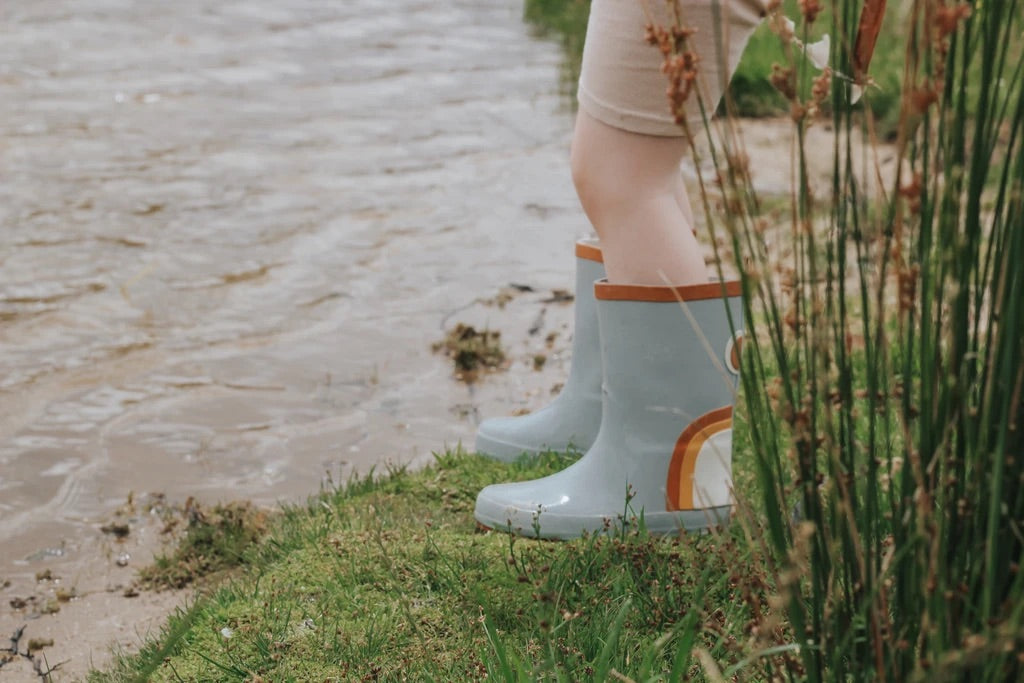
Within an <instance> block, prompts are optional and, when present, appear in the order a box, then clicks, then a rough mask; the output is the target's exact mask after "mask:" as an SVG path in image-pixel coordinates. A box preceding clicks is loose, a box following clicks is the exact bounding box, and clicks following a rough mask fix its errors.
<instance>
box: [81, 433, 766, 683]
mask: <svg viewBox="0 0 1024 683" xmlns="http://www.w3.org/2000/svg"><path fill="white" fill-rule="evenodd" d="M571 459H572V456H565V455H558V454H548V455H544V456H541V457H539V458H534V459H525V460H523V461H521V462H519V463H515V464H505V463H500V462H495V461H491V460H488V459H485V458H482V457H480V456H476V455H470V454H467V453H465V452H461V451H449V452H446V453H443V454H439V455H437V456H436V460H435V463H434V464H433V465H431V466H429V467H427V468H425V469H422V470H418V471H415V472H409V471H405V470H401V469H400V470H394V471H389V472H387V473H385V474H384V475H383V476H372V475H371V476H368V477H366V478H364V479H359V480H354V481H351V482H349V483H347V484H345V485H343V486H339V487H338V488H336V489H331V490H325V491H323V492H322V493H321V494H320V495H318V496H315V497H313V498H311V499H310V500H309V501H308V503H307V504H306V505H303V506H295V507H289V508H285V509H284V510H283V511H282V512H280V513H279V514H278V515H277V516H276V517H274V518H273V519H272V520H271V521H270V525H269V530H268V532H267V534H266V536H265V537H264V538H263V540H262V541H261V542H260V543H258V544H256V545H253V546H252V547H250V548H249V549H247V550H244V551H242V553H241V554H240V555H238V556H237V560H238V562H237V565H236V566H235V567H234V568H232V569H229V570H227V573H226V574H225V575H224V576H225V577H226V580H224V581H219V582H217V583H218V584H219V585H218V586H217V587H215V588H213V589H212V591H208V592H206V593H205V594H201V595H200V596H199V597H197V598H196V601H195V602H194V603H193V604H192V605H191V606H190V607H188V608H185V609H182V610H179V611H178V612H177V613H176V614H175V615H173V616H172V617H171V618H170V620H169V621H168V623H167V626H166V628H165V630H164V632H163V634H162V635H161V636H160V637H159V638H157V639H155V640H153V641H151V642H150V643H148V644H147V645H145V646H144V647H143V648H142V650H141V652H140V653H138V654H135V655H131V656H127V657H121V658H119V659H118V660H117V661H116V662H115V663H114V664H113V665H112V666H111V667H110V668H109V669H108V670H107V671H106V672H104V673H100V672H93V673H91V674H90V675H89V677H88V678H87V680H89V681H92V682H99V681H141V680H160V681H177V680H186V681H208V680H225V681H227V680H231V681H270V680H274V681H278V680H296V681H305V680H318V681H319V680H345V681H347V680H435V681H450V680H481V679H483V678H484V677H490V678H492V679H497V680H535V679H538V678H550V679H552V680H608V678H609V677H615V676H620V677H624V678H621V680H631V679H634V680H648V679H650V677H651V676H654V675H656V674H658V673H660V672H667V673H668V674H669V678H668V679H667V680H682V678H683V676H684V675H687V674H695V673H696V672H697V671H698V670H699V668H700V666H699V664H697V663H696V662H691V661H690V658H689V657H688V656H681V655H680V653H684V654H685V653H689V651H690V650H691V649H692V648H693V647H699V648H701V650H702V651H705V652H707V655H708V656H709V657H711V659H713V660H714V661H718V662H726V661H733V662H735V663H740V662H741V660H742V658H743V656H744V654H743V651H744V643H745V642H746V641H747V631H748V630H749V629H750V628H752V627H753V622H754V615H756V614H757V612H758V611H759V610H763V609H766V603H765V600H766V597H767V596H766V595H765V594H764V593H763V592H761V591H757V590H751V587H752V586H754V585H756V583H757V581H756V580H755V579H754V576H755V575H757V574H758V573H759V572H760V570H759V569H758V568H757V567H758V565H757V564H756V562H755V558H753V557H744V553H745V551H744V550H743V547H744V545H745V544H744V542H743V540H742V531H741V529H740V527H739V526H735V527H733V528H731V529H730V530H728V531H726V532H723V533H721V534H713V535H705V536H699V537H692V536H691V537H687V536H682V537H680V538H679V539H671V540H666V539H656V538H651V537H649V536H647V535H646V534H645V533H644V532H643V530H642V529H640V528H634V529H633V530H631V531H626V532H622V533H618V534H613V535H610V536H599V537H593V538H586V539H581V540H579V541H574V542H569V543H551V542H540V541H534V540H524V539H516V538H514V537H510V536H509V535H508V534H505V533H501V532H484V531H482V530H480V529H478V528H477V527H476V524H475V522H474V520H473V514H472V513H473V504H474V499H475V494H476V492H477V491H478V490H479V489H480V488H482V487H483V486H484V485H485V484H487V483H491V482H493V481H498V480H509V479H526V478H534V477H537V476H544V475H546V474H550V473H553V472H555V471H558V470H559V469H561V468H562V467H564V466H565V465H566V464H567V463H568V462H570V461H571ZM227 554H229V555H230V552H228V553H227ZM176 585H177V584H176ZM201 593H202V591H201ZM709 621H710V622H712V623H715V624H717V625H718V629H719V630H718V631H714V630H708V629H706V628H703V627H700V628H698V626H699V625H701V624H706V623H709Z"/></svg>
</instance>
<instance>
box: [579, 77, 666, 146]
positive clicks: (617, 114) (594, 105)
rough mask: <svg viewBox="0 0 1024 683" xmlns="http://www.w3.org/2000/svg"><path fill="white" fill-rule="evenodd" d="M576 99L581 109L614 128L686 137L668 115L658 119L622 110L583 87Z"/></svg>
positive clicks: (643, 133)
mask: <svg viewBox="0 0 1024 683" xmlns="http://www.w3.org/2000/svg"><path fill="white" fill-rule="evenodd" d="M576 99H577V101H578V102H579V106H580V109H582V110H584V111H585V112H587V114H589V115H590V116H593V117H594V118H595V119H597V120H598V121H600V122H601V123H606V124H608V125H609V126H612V127H613V128H620V129H622V130H626V131H629V132H631V133H640V134H641V135H654V136H657V137H664V138H681V137H685V136H686V133H685V132H683V129H682V127H681V126H680V125H679V124H677V123H676V122H675V121H674V120H673V119H672V118H671V117H670V116H669V115H668V114H667V113H666V114H665V116H664V117H658V116H652V115H650V114H644V113H641V112H637V111H629V110H624V109H620V108H617V107H614V106H612V105H610V104H607V103H605V102H602V101H601V100H599V99H598V98H596V97H594V96H593V95H592V94H590V93H589V92H587V90H586V89H585V88H583V87H582V86H581V87H580V88H579V90H578V91H577V93H576ZM665 109H666V111H667V110H668V100H667V99H666V101H665Z"/></svg>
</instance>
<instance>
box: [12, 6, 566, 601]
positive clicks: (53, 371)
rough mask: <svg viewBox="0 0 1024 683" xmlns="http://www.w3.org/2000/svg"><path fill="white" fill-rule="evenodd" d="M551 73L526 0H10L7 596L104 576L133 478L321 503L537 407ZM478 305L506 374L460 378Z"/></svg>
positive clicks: (558, 323)
mask: <svg viewBox="0 0 1024 683" xmlns="http://www.w3.org/2000/svg"><path fill="white" fill-rule="evenodd" d="M560 60H561V55H560V53H559V49H558V47H557V46H556V45H554V44H551V43H546V42H542V41H539V40H537V39H534V38H532V37H531V36H530V35H529V28H528V27H526V26H525V25H524V24H523V22H522V20H521V6H520V5H519V3H517V2H516V1H515V0H452V1H450V2H444V3H437V2H429V1H427V0H391V1H389V2H381V1H380V0H345V1H344V2H333V1H328V0H294V1H290V2H287V3H281V2H269V1H267V0H226V1H218V2H211V1H208V0H180V1H177V2H143V3H139V2H130V1H128V0H74V1H71V0H36V1H34V2H5V3H3V5H2V6H0V585H2V580H3V579H7V580H10V581H12V585H11V586H9V587H8V588H7V589H6V590H4V591H0V595H3V596H7V595H11V594H13V593H14V592H17V591H21V592H26V591H29V590H31V589H30V587H29V586H30V584H33V583H34V579H33V578H32V577H33V576H34V574H35V572H37V571H40V569H41V568H43V567H53V568H55V569H57V570H59V571H60V572H62V573H63V574H64V575H65V576H81V577H86V576H90V575H91V574H90V571H89V570H88V569H87V567H86V565H87V564H88V562H90V561H94V560H92V559H90V558H91V557H92V556H93V555H95V553H90V549H91V548H94V547H95V545H96V543H97V542H98V541H99V539H100V538H101V536H100V534H99V531H98V526H99V525H100V524H101V523H102V521H103V520H104V519H105V518H106V516H107V515H109V514H110V511H111V510H112V509H113V508H114V507H116V506H117V505H118V504H120V503H122V502H123V501H124V500H125V497H126V496H127V494H128V493H129V492H135V493H136V494H141V493H142V492H162V493H164V494H166V495H167V496H168V498H170V499H171V500H184V499H185V498H186V497H188V496H196V497H198V498H200V499H202V500H207V501H214V500H223V499H227V498H240V497H244V498H251V499H254V500H256V501H259V502H263V503H272V502H274V501H277V500H301V499H302V498H303V497H305V496H306V495H308V494H310V493H312V492H315V491H316V490H317V489H318V487H319V486H320V484H321V482H322V481H323V479H324V477H325V473H330V474H331V476H333V477H334V478H335V479H338V478H344V477H345V476H347V475H348V474H349V473H350V472H351V471H353V470H359V471H364V472H365V471H367V470H368V469H369V468H370V467H371V466H374V465H375V464H379V463H382V462H385V461H390V462H398V463H413V464H418V463H422V462H424V461H425V460H427V459H429V457H430V453H431V451H433V450H438V449H441V448H443V447H444V446H445V444H449V445H453V444H455V443H457V442H458V441H459V440H462V441H469V440H470V439H471V438H472V434H473V431H474V425H475V421H476V420H477V419H479V417H480V416H481V415H487V414H495V413H499V414H500V413H508V412H510V411H512V410H514V409H515V408H517V407H520V406H523V405H528V404H531V403H534V404H535V403H537V402H539V401H541V400H543V396H542V395H541V394H542V393H544V392H545V391H546V390H547V389H548V388H550V385H551V384H552V383H553V382H554V381H555V380H557V378H558V377H559V375H560V374H561V372H562V371H563V370H564V367H563V366H564V362H561V356H559V355H558V354H557V353H556V355H555V357H554V360H555V362H552V363H549V364H548V366H547V368H546V369H545V371H544V373H535V372H534V371H533V370H532V369H530V368H529V367H528V365H529V364H528V362H527V360H526V359H528V358H530V357H532V353H533V352H535V351H536V350H537V349H538V348H540V347H541V346H542V344H541V343H540V341H539V340H540V339H541V338H542V337H543V336H545V335H546V334H547V332H548V331H557V332H559V333H560V334H561V335H562V336H561V337H560V338H559V342H558V344H557V345H556V349H555V351H556V352H557V351H559V350H562V351H564V349H565V346H566V343H565V341H566V338H567V331H566V328H565V323H566V321H567V320H568V315H569V311H568V308H566V307H559V306H557V305H545V304H542V303H541V299H542V298H544V297H543V294H544V293H545V292H546V291H548V290H550V289H551V288H556V287H569V286H570V285H571V281H572V280H571V277H572V272H571V270H572V257H571V247H572V242H573V239H574V238H575V237H577V236H579V235H580V234H584V233H585V231H586V227H585V224H584V223H583V221H582V219H581V217H580V216H579V212H578V209H577V207H576V202H575V199H574V195H573V193H572V190H571V186H570V182H569V178H568V171H567V165H566V161H565V157H566V151H567V143H568V134H569V129H570V126H571V120H570V115H569V113H568V112H567V110H566V100H565V98H564V96H563V95H562V94H560V93H559V82H558V70H559V62H560ZM509 282H518V283H526V284H530V285H532V286H533V287H535V288H536V290H537V292H536V293H527V294H523V295H520V296H519V297H518V298H517V299H516V300H515V301H513V302H512V303H511V304H510V305H509V306H508V307H506V308H504V309H499V308H496V307H493V306H487V305H485V304H483V303H481V302H480V301H479V299H482V298H487V297H489V296H493V295H494V294H495V293H496V292H497V290H498V289H499V288H500V287H501V286H503V285H506V284H508V283H509ZM456 320H465V321H468V322H476V323H477V324H484V323H488V324H490V325H491V326H492V327H498V328H499V329H502V330H503V331H504V332H505V334H506V339H507V341H508V342H509V343H510V345H511V351H512V354H511V355H512V359H513V365H512V367H511V368H510V370H509V372H508V373H505V374H504V375H502V376H500V377H493V378H490V379H488V380H486V381H485V382H483V383H481V384H479V385H478V386H477V387H473V388H469V387H466V386H465V385H463V384H461V383H459V382H457V381H454V380H453V379H452V377H451V370H450V367H449V366H448V365H447V364H446V362H445V361H444V359H442V358H440V357H438V356H436V355H434V354H433V353H432V352H431V349H430V344H431V342H432V341H434V340H436V339H438V338H440V337H441V336H442V331H443V329H444V327H445V326H446V325H449V324H452V323H454V322H455V321H456ZM536 325H540V327H541V333H540V334H539V335H534V336H531V335H528V334H527V333H526V331H525V330H526V329H527V328H528V327H531V326H534V327H536ZM104 562H108V563H109V562H112V559H110V558H107V559H105V560H104ZM94 573H95V574H96V575H97V576H100V575H103V574H102V572H98V573H97V572H94ZM81 580H82V581H85V580H86V579H85V578H82V579H81ZM7 603H8V600H7V599H6V597H5V598H4V600H3V604H2V605H0V611H6V610H7V609H8V606H7Z"/></svg>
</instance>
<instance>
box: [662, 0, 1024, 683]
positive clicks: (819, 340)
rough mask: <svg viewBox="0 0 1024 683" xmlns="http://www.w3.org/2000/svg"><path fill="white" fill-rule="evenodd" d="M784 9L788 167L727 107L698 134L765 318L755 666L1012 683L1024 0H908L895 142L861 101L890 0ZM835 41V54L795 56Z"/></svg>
mask: <svg viewBox="0 0 1024 683" xmlns="http://www.w3.org/2000/svg"><path fill="white" fill-rule="evenodd" d="M652 1H660V0H652ZM675 1H676V0H670V2H675ZM722 4H723V6H727V5H728V2H725V1H724V0H723V3H722ZM678 5H679V14H678V16H679V23H678V24H677V25H676V26H669V27H652V42H655V43H657V44H659V45H660V46H661V48H662V50H663V52H665V54H666V64H667V65H668V68H667V73H668V76H669V79H670V81H672V79H675V80H676V83H675V85H677V86H678V85H679V82H678V81H679V79H685V78H690V77H692V76H693V74H690V73H674V72H673V70H672V68H671V64H672V63H676V64H679V63H683V61H685V60H679V59H675V60H674V62H673V58H674V57H676V56H679V55H684V54H685V52H686V49H687V47H686V40H685V37H686V30H685V29H686V25H685V21H686V19H685V17H686V13H685V2H682V3H678ZM773 5H774V6H773V7H772V8H771V11H772V17H771V19H770V21H771V22H772V25H773V26H774V27H775V29H776V32H777V33H778V34H779V39H780V41H781V43H782V45H783V48H784V52H785V54H786V59H785V60H783V61H781V62H780V63H778V64H775V65H774V66H773V67H771V68H772V81H773V82H774V83H775V84H776V87H777V88H778V89H779V91H780V92H781V93H782V94H783V96H784V97H785V98H786V99H787V100H788V102H789V109H790V115H791V117H792V121H793V127H792V150H793V155H792V164H791V165H790V166H789V167H786V166H785V165H782V166H780V167H779V168H773V169H765V168H749V166H748V164H746V163H745V161H744V160H745V159H746V156H745V154H744V153H743V148H742V141H741V137H740V136H739V134H738V133H737V130H736V127H735V126H734V122H733V121H732V120H731V119H729V118H728V117H726V118H724V119H719V120H715V121H708V120H706V125H705V127H704V130H688V132H689V133H690V138H691V139H692V140H694V153H695V154H696V155H702V154H703V156H705V157H707V156H710V158H711V160H712V161H713V162H714V165H715V167H716V168H717V169H718V172H717V175H716V178H715V180H714V182H709V183H708V184H707V186H705V187H704V188H702V194H703V198H704V204H705V208H706V210H707V214H708V217H709V222H710V224H711V227H712V230H713V234H715V235H716V236H717V238H718V244H719V245H720V250H721V251H722V256H723V259H725V260H726V261H728V260H729V259H728V257H731V259H732V262H733V264H734V266H735V267H736V268H737V269H738V270H739V271H740V273H741V276H742V281H743V285H744V291H745V295H746V305H747V311H746V315H747V317H748V320H749V321H751V322H749V323H748V337H747V341H748V343H747V344H746V345H745V351H746V353H745V357H744V359H743V373H742V384H743V394H744V397H745V407H746V412H747V420H748V422H749V424H748V425H747V426H748V428H749V434H750V439H751V444H750V448H751V452H752V457H753V458H754V459H755V461H756V469H757V471H758V478H759V490H758V491H757V492H752V491H738V492H737V495H738V496H739V497H740V499H741V506H740V507H741V510H744V511H745V512H744V514H743V517H744V524H745V525H746V529H747V534H748V537H749V538H750V539H751V542H752V543H753V544H754V545H755V546H757V547H758V548H760V550H761V554H762V556H763V558H764V561H765V575H766V578H767V583H768V584H769V585H770V586H771V592H772V593H773V595H772V598H771V599H770V604H771V607H772V609H771V610H770V611H768V612H766V613H765V616H764V618H763V623H762V625H761V627H760V628H755V629H753V630H752V636H751V650H752V651H754V652H762V653H764V656H763V657H762V658H761V659H760V666H759V667H755V668H756V669H758V673H757V674H754V677H757V676H759V675H762V674H764V673H767V674H769V675H770V676H772V677H773V678H781V679H786V680H808V681H853V680H858V681H859V680H878V681H901V682H902V681H914V680H923V679H925V678H928V679H938V680H969V681H1008V680H1020V679H1021V677H1022V676H1024V657H1022V655H1021V654H1020V653H1021V652H1024V574H1022V573H1021V572H1020V565H1021V563H1022V560H1024V486H1022V484H1024V408H1022V400H1021V397H1022V387H1024V54H1022V44H1024V36H1022V31H1024V6H1022V3H1021V2H1019V1H1018V0H1000V1H999V2H992V1H991V0H975V1H973V2H956V1H954V0H906V1H905V2H903V3H902V5H901V6H900V7H899V8H898V9H899V10H900V11H899V12H897V13H896V20H898V21H900V22H902V25H901V26H900V27H899V32H900V33H901V34H902V35H904V36H905V50H904V54H903V76H902V83H901V86H900V92H899V93H898V97H899V100H898V101H899V102H900V116H899V121H898V123H897V127H896V131H897V133H896V136H897V140H896V143H895V145H893V146H888V147H886V148H885V149H884V150H880V148H879V146H878V145H877V144H876V141H875V138H874V135H873V133H874V125H873V124H874V122H873V119H872V118H871V115H870V107H862V106H858V105H857V104H856V102H857V100H858V99H860V98H866V99H868V100H870V98H872V97H875V96H876V95H879V93H878V88H877V87H876V86H875V85H874V83H873V81H872V78H871V74H872V70H871V64H870V62H871V53H872V48H873V44H874V36H875V35H877V32H878V22H879V21H881V18H882V17H883V16H884V15H885V2H884V1H883V2H878V1H877V0H867V2H863V1H860V0H857V1H855V0H834V1H833V2H826V1H818V0H800V2H798V3H792V4H787V5H786V6H781V3H779V2H775V3H773ZM787 14H788V18H787V16H786V15H787ZM888 16H889V19H887V21H888V20H892V17H893V12H890V13H889V15H888ZM823 22H827V23H825V25H822V23H823ZM823 32H827V33H828V34H829V36H830V43H831V53H830V56H829V59H828V62H827V64H822V63H821V60H820V56H821V55H820V52H819V54H817V55H811V54H810V50H809V49H808V48H805V47H804V46H806V45H809V44H811V43H813V42H814V41H816V40H817V39H818V37H819V36H821V34H822V33H823ZM821 45H822V44H821V43H818V44H817V47H821ZM812 57H815V59H812ZM815 62H818V65H817V66H816V65H815ZM821 67H824V68H821ZM768 68H769V65H765V69H766V70H767V69H768ZM698 77H699V70H698ZM671 87H672V85H670V88H671ZM695 92H696V90H695ZM881 96H886V97H891V96H892V93H881ZM823 112H827V114H826V113H823ZM682 125H684V126H686V125H687V124H686V123H685V121H683V122H682ZM813 126H824V127H827V128H828V129H829V130H830V131H831V134H830V140H831V147H832V149H831V158H832V163H833V173H832V180H831V184H830V185H827V186H814V185H813V184H812V181H811V179H810V174H809V173H808V159H809V156H810V154H811V151H812V150H810V149H809V147H808V142H807V135H808V131H809V130H810V128H811V127H813ZM701 150H706V151H703V152H702V151H701ZM757 173H789V174H790V177H791V178H792V179H793V185H792V193H791V196H790V197H789V201H788V205H787V206H786V207H784V208H782V209H779V208H778V206H777V205H774V207H773V209H772V210H771V211H769V210H767V209H765V208H763V207H764V206H765V205H764V204H762V203H761V201H759V198H758V197H757V196H756V193H755V192H754V190H753V186H752V184H751V182H750V181H751V174H757ZM786 646H789V648H788V649H787V648H786ZM780 651H782V654H781V655H780V654H779V653H780ZM744 671H747V672H748V673H749V672H752V671H753V669H750V668H747V669H744Z"/></svg>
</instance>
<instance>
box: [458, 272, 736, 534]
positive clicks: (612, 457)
mask: <svg viewBox="0 0 1024 683" xmlns="http://www.w3.org/2000/svg"><path fill="white" fill-rule="evenodd" d="M595 294H596V298H597V309H598V318H599V321H600V328H601V330H600V339H601V358H602V361H603V369H604V387H603V389H604V392H603V411H602V417H601V429H600V432H599V433H598V435H597V439H596V440H595V442H594V445H593V446H591V448H590V449H589V450H588V451H587V452H586V454H585V455H584V456H583V457H582V458H581V459H580V460H578V461H577V462H575V463H573V464H572V465H570V466H569V467H568V468H566V469H564V470H562V471H561V472H558V473H556V474H553V475H551V476H548V477H545V478H543V479H537V480H534V481H527V482H518V483H511V484H497V485H493V486H488V487H486V488H485V489H484V490H483V491H481V492H480V494H479V496H477V500H476V513H475V514H476V519H477V521H478V522H479V523H480V524H481V525H483V526H485V527H488V528H491V529H497V530H510V531H512V532H513V533H516V534H519V535H523V536H534V537H540V538H558V539H568V538H576V537H578V536H580V535H582V534H583V533H584V532H601V531H605V530H608V529H614V528H618V527H620V526H621V525H622V524H623V523H624V522H625V523H627V524H631V523H633V518H634V517H635V518H637V519H639V517H640V516H641V515H643V521H644V523H645V525H646V527H647V529H648V530H649V531H650V532H651V533H654V534H670V533H676V532H678V531H680V530H687V531H700V530H704V529H707V528H709V527H711V526H716V525H720V524H724V523H725V522H727V521H728V519H729V515H730V512H731V508H732V503H733V498H732V480H731V474H732V404H733V400H734V395H735V389H736V383H737V380H738V378H739V347H740V342H741V340H742V325H743V318H742V316H743V311H742V306H741V296H740V283H739V282H735V281H733V282H726V283H721V282H716V283H714V284H706V285H696V286H690V287H675V288H674V287H648V286H633V285H612V284H608V283H607V282H599V283H597V284H596V285H595ZM680 299H681V300H682V301H683V302H684V303H683V304H680V303H679V300H680ZM730 316H731V319H732V325H734V326H735V328H736V329H735V335H734V333H733V329H732V326H731V325H730ZM627 491H628V494H627ZM627 497H628V498H629V501H628V504H627Z"/></svg>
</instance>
